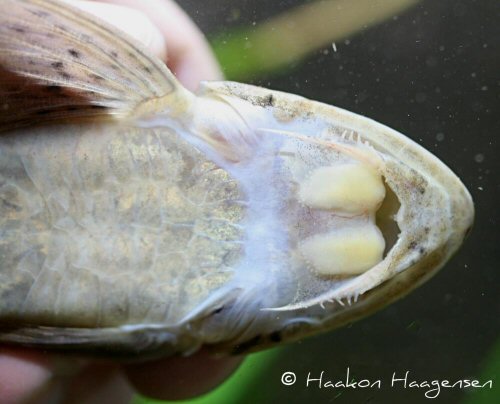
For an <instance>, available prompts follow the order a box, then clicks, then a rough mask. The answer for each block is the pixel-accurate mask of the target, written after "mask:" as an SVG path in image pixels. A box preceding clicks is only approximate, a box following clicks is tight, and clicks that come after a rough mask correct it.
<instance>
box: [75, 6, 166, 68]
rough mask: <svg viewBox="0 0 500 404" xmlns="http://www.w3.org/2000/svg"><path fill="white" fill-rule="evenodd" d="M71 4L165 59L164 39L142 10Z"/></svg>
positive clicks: (125, 7)
mask: <svg viewBox="0 0 500 404" xmlns="http://www.w3.org/2000/svg"><path fill="white" fill-rule="evenodd" d="M66 1H67V0H66ZM71 4H73V5H74V6H76V7H78V8H79V9H81V10H83V11H85V12H87V13H90V14H92V15H95V16H96V17H99V18H100V19H102V20H104V21H105V22H107V23H109V24H111V25H113V26H115V27H116V28H118V29H120V30H122V31H124V32H126V33H127V34H128V35H130V36H131V37H132V38H134V39H136V40H137V41H139V42H141V43H142V44H143V45H145V46H146V47H147V48H148V49H149V50H150V51H151V52H153V53H154V54H155V55H156V56H157V57H159V58H160V59H162V60H165V59H166V57H167V44H166V41H165V38H164V36H163V34H162V33H161V32H160V30H159V29H158V27H157V26H156V25H155V24H154V23H153V22H152V21H151V19H150V18H148V16H147V15H146V14H145V13H144V12H143V11H142V10H140V9H137V8H132V7H128V6H126V5H119V4H110V3H103V2H98V1H81V0H78V1H73V2H71Z"/></svg>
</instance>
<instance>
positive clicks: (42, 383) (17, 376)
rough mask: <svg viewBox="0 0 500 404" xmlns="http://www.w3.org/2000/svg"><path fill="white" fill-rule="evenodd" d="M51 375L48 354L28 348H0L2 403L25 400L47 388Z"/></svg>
mask: <svg viewBox="0 0 500 404" xmlns="http://www.w3.org/2000/svg"><path fill="white" fill-rule="evenodd" d="M52 377H53V372H52V369H51V365H50V360H49V358H48V355H45V354H43V353H40V352H36V351H30V350H17V349H9V348H2V349H0V398H1V402H2V403H5V404H7V403H19V402H26V401H27V400H28V399H29V398H30V397H33V396H34V395H36V394H37V393H39V392H41V391H42V390H44V389H45V388H47V386H48V385H49V384H50V382H51V380H52Z"/></svg>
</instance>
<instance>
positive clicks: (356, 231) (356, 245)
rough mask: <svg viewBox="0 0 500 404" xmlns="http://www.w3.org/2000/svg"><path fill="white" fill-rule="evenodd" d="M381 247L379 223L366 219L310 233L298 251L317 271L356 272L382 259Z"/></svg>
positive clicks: (347, 273) (370, 266) (327, 272)
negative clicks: (314, 233) (367, 221)
mask: <svg viewBox="0 0 500 404" xmlns="http://www.w3.org/2000/svg"><path fill="white" fill-rule="evenodd" d="M384 248H385V240H384V238H383V236H382V233H381V232H380V230H379V229H378V227H377V226H375V225H374V224H371V223H370V224H368V223H367V224H366V225H356V226H353V227H346V228H339V229H335V230H334V231H332V232H330V233H326V234H318V235H315V236H312V237H310V238H308V239H306V240H305V241H303V242H302V243H301V244H300V246H299V251H300V253H301V254H302V257H303V258H304V259H305V260H306V261H307V262H308V263H309V264H310V265H311V266H312V270H314V271H315V272H316V273H318V274H320V275H358V274H361V273H363V272H365V271H367V270H368V269H370V268H372V267H373V266H375V265H376V264H378V263H379V262H380V261H382V256H383V253H384Z"/></svg>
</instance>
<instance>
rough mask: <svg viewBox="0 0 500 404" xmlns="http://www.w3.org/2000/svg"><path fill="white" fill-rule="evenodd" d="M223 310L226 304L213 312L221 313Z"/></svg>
mask: <svg viewBox="0 0 500 404" xmlns="http://www.w3.org/2000/svg"><path fill="white" fill-rule="evenodd" d="M222 310H224V306H222V307H218V308H216V309H215V310H214V311H212V313H211V314H212V315H214V314H219V313H220V312H221V311H222Z"/></svg>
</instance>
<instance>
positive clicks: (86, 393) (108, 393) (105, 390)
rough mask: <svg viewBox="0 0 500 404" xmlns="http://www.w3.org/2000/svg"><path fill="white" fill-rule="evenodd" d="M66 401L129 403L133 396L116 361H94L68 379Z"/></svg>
mask: <svg viewBox="0 0 500 404" xmlns="http://www.w3.org/2000/svg"><path fill="white" fill-rule="evenodd" d="M64 384H65V388H64V400H65V401H64V402H65V403H85V404H91V403H96V404H98V403H128V402H130V401H131V399H132V397H133V394H134V392H133V390H132V388H131V386H130V384H129V383H128V382H127V380H126V379H125V377H124V376H123V374H122V373H121V371H120V368H119V366H118V365H117V364H116V363H111V362H100V363H92V364H90V365H88V366H86V367H85V368H84V369H82V371H81V372H79V373H78V374H76V375H73V376H72V377H70V378H68V380H66V382H65V383H64Z"/></svg>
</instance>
